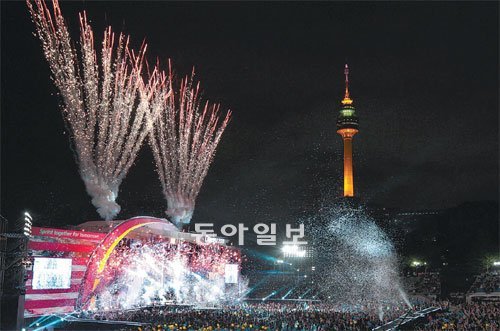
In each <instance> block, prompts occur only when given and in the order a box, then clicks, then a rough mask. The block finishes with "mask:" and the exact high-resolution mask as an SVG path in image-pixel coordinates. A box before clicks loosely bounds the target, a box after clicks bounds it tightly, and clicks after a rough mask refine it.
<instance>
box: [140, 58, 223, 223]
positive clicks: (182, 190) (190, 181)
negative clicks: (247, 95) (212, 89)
mask: <svg viewBox="0 0 500 331" xmlns="http://www.w3.org/2000/svg"><path fill="white" fill-rule="evenodd" d="M164 89H165V90H166V91H173V93H170V94H169V95H168V97H167V98H165V102H164V111H163V112H162V114H160V115H159V116H158V118H157V120H156V123H155V126H154V128H153V130H152V131H151V134H150V135H149V143H150V145H151V148H152V150H153V155H154V159H155V162H156V168H157V172H158V176H159V178H160V181H161V184H162V187H163V193H164V195H165V198H166V199H167V203H168V210H167V211H166V213H167V215H169V216H170V218H171V220H172V221H173V222H174V223H175V224H177V225H178V226H179V225H182V224H188V223H189V222H190V221H191V217H192V215H193V211H194V205H195V200H196V197H197V195H198V193H199V191H200V188H201V185H202V184H203V180H204V178H205V176H206V175H207V172H208V168H209V167H210V163H211V162H212V160H213V158H214V155H215V150H216V148H217V144H218V143H219V141H220V139H221V136H222V133H223V132H224V129H225V128H226V126H227V124H228V122H229V118H230V117H231V112H230V111H228V112H227V113H226V115H225V117H223V116H221V112H220V105H219V104H212V103H209V102H208V101H206V102H204V103H202V102H201V100H200V84H199V82H198V83H195V81H194V70H193V72H192V74H191V75H190V76H186V77H184V78H183V79H182V80H181V81H180V84H178V86H176V82H174V79H173V77H172V69H171V64H170V61H169V74H168V76H167V84H164Z"/></svg>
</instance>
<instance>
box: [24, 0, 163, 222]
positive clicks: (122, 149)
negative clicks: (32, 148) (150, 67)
mask: <svg viewBox="0 0 500 331" xmlns="http://www.w3.org/2000/svg"><path fill="white" fill-rule="evenodd" d="M27 5H28V8H29V11H30V13H31V17H32V19H33V22H34V23H35V26H36V35H37V36H38V38H39V39H40V41H41V43H42V48H43V52H44V55H45V57H46V59H47V61H48V63H49V66H50V69H51V72H52V80H53V81H54V84H55V85H56V87H57V88H58V89H59V92H60V95H61V98H62V101H63V102H62V104H63V107H62V114H63V117H64V119H65V122H66V124H67V127H68V130H69V131H70V133H71V140H72V144H73V146H74V148H75V151H76V159H77V163H78V165H79V171H80V175H81V177H82V179H83V181H84V183H85V187H86V189H87V192H88V193H89V195H90V196H91V197H92V204H93V205H94V206H95V207H96V208H97V212H98V213H99V215H100V216H101V217H103V218H104V219H106V220H110V219H112V218H113V217H115V216H116V215H117V214H118V213H119V212H120V206H119V205H118V204H117V203H116V202H115V200H116V198H117V195H118V189H119V186H120V184H121V182H122V180H123V178H124V177H125V176H126V174H127V172H128V170H129V169H130V167H131V166H132V164H133V162H134V160H135V158H136V155H137V152H138V151H139V148H140V147H141V144H142V142H143V140H144V139H145V137H146V136H147V134H148V131H149V130H150V129H151V127H152V123H151V120H152V119H154V118H155V117H154V114H155V112H154V109H152V108H151V107H150V101H151V98H152V97H154V95H155V93H154V92H152V91H151V90H148V89H151V88H153V89H154V88H157V87H158V84H161V77H159V75H158V74H157V72H156V71H155V72H154V73H153V75H152V76H153V79H152V81H150V82H149V83H148V84H145V83H144V82H143V81H142V78H141V71H142V67H143V63H144V53H145V51H146V45H145V44H143V46H142V47H141V49H140V51H139V52H138V53H137V54H135V53H134V52H133V51H132V50H131V49H130V48H129V37H126V36H125V35H123V34H120V35H119V36H118V37H116V36H115V34H114V33H113V31H112V30H111V28H110V27H108V28H107V29H106V30H105V32H104V38H103V41H102V50H101V54H100V55H101V56H100V58H98V56H97V52H96V50H95V48H94V33H93V31H92V28H91V26H90V25H89V24H88V21H87V17H86V14H85V13H82V14H80V49H79V52H78V51H77V49H76V47H75V46H74V45H75V42H74V41H73V40H72V39H71V37H70V35H69V32H68V28H67V26H66V23H65V21H64V18H63V16H62V14H61V9H60V7H59V3H58V1H57V0H53V1H52V5H53V10H52V12H51V11H50V10H49V8H48V6H47V4H46V3H45V2H44V1H42V0H33V2H32V1H31V0H27ZM98 59H99V60H100V61H98ZM98 62H99V63H98Z"/></svg>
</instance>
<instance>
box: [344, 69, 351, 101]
mask: <svg viewBox="0 0 500 331" xmlns="http://www.w3.org/2000/svg"><path fill="white" fill-rule="evenodd" d="M344 75H345V94H344V99H343V100H342V104H343V105H350V104H352V99H351V98H350V96H349V66H348V65H347V63H346V64H345V66H344Z"/></svg>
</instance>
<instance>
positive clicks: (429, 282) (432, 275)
mask: <svg viewBox="0 0 500 331" xmlns="http://www.w3.org/2000/svg"><path fill="white" fill-rule="evenodd" d="M404 281H405V287H406V288H407V290H408V293H410V294H412V295H425V296H429V297H432V298H434V299H436V298H437V297H438V296H439V295H440V293H441V279H440V275H439V272H422V273H418V274H414V275H409V276H407V277H406V278H405V280H404Z"/></svg>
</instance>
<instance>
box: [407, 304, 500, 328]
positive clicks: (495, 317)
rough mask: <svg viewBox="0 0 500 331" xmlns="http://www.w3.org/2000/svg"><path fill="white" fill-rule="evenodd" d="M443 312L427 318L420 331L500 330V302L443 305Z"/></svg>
mask: <svg viewBox="0 0 500 331" xmlns="http://www.w3.org/2000/svg"><path fill="white" fill-rule="evenodd" d="M441 308H442V310H441V311H440V312H438V313H435V314H431V315H429V316H427V318H426V323H425V324H424V325H423V326H417V327H416V329H418V330H487V331H490V330H491V331H497V330H500V302H496V303H495V302H474V303H470V304H458V305H450V304H447V303H445V304H442V307H441Z"/></svg>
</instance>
